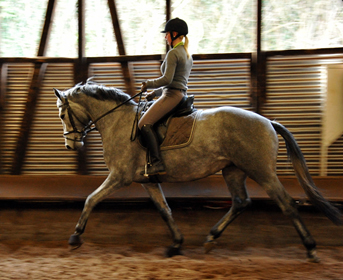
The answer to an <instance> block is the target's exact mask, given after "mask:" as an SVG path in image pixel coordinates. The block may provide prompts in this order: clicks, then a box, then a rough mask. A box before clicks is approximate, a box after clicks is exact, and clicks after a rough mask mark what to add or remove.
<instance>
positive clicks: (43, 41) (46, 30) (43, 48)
mask: <svg viewBox="0 0 343 280" xmlns="http://www.w3.org/2000/svg"><path fill="white" fill-rule="evenodd" d="M54 10H55V0H49V2H48V7H47V9H46V15H45V22H44V26H43V31H42V36H41V40H40V44H39V49H38V55H37V56H45V52H46V43H47V41H48V38H49V35H50V29H51V21H52V18H53V15H54Z"/></svg>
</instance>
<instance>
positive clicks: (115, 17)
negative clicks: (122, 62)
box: [108, 0, 126, 55]
mask: <svg viewBox="0 0 343 280" xmlns="http://www.w3.org/2000/svg"><path fill="white" fill-rule="evenodd" d="M108 7H109V8H110V13H111V17H112V25H113V30H114V35H115V37H116V41H117V46H118V51H119V54H120V55H126V51H125V46H124V41H123V37H122V34H121V30H120V24H119V20H118V14H117V7H116V4H115V2H114V0H108Z"/></svg>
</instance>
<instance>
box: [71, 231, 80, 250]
mask: <svg viewBox="0 0 343 280" xmlns="http://www.w3.org/2000/svg"><path fill="white" fill-rule="evenodd" d="M68 243H69V245H70V247H71V249H72V250H75V249H77V248H79V247H81V245H82V244H83V241H82V238H81V237H80V235H79V234H72V235H71V236H70V238H69V241H68Z"/></svg>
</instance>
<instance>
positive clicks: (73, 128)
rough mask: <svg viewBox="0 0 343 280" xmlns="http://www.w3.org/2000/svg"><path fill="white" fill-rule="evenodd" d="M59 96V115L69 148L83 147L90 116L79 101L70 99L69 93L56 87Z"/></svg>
mask: <svg viewBox="0 0 343 280" xmlns="http://www.w3.org/2000/svg"><path fill="white" fill-rule="evenodd" d="M54 92H55V95H56V97H57V107H58V109H59V117H60V119H61V121H62V125H63V132H64V133H63V136H64V138H65V146H66V148H67V149H71V150H76V149H79V148H81V147H82V146H83V145H84V143H83V138H84V137H85V135H86V132H85V127H86V126H87V125H86V124H87V123H89V121H90V120H89V117H88V116H87V114H86V112H85V111H84V109H83V108H82V107H81V106H80V105H79V104H77V103H75V102H73V101H71V100H69V99H68V97H67V95H66V94H65V93H64V92H62V91H59V90H58V89H55V88H54Z"/></svg>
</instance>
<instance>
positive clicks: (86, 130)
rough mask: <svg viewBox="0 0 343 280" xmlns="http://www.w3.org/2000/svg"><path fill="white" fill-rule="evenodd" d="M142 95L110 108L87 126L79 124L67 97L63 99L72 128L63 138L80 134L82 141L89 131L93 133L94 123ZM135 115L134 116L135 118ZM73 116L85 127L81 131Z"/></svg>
mask: <svg viewBox="0 0 343 280" xmlns="http://www.w3.org/2000/svg"><path fill="white" fill-rule="evenodd" d="M142 93H143V92H142V91H141V92H139V93H137V94H136V95H134V96H132V97H131V98H129V99H128V100H126V101H124V102H123V103H121V104H119V105H118V106H116V107H114V108H112V109H111V110H109V111H108V112H106V113H104V114H102V115H101V116H99V117H98V118H96V119H95V120H94V121H91V122H90V123H89V124H87V125H86V124H84V123H83V122H81V121H80V120H79V118H78V117H77V116H76V115H75V114H74V112H73V110H72V109H71V107H70V105H69V102H68V99H67V97H65V100H66V102H65V103H66V104H64V105H67V112H68V117H69V120H70V124H71V125H72V127H73V130H72V131H68V132H66V133H64V137H65V138H67V137H66V135H68V134H71V133H78V134H81V135H82V137H81V139H83V138H84V137H86V135H87V133H89V132H91V131H93V130H95V129H96V127H95V126H94V127H93V128H91V126H92V125H93V124H94V125H95V123H96V122H97V121H99V120H100V119H102V118H103V117H105V116H107V115H108V114H110V113H112V112H113V111H115V110H117V109H118V108H120V107H121V106H123V105H124V104H126V103H128V102H129V101H131V100H132V99H134V98H136V97H137V96H139V95H140V98H139V100H141V97H142ZM138 107H139V106H138ZM137 112H138V109H137ZM137 114H138V113H137ZM137 114H136V117H137ZM73 116H74V117H75V118H76V119H77V120H78V121H79V122H80V123H81V124H83V125H84V126H85V127H84V128H83V129H82V130H81V131H80V130H78V129H77V128H76V125H75V122H74V118H73ZM135 122H136V119H135ZM137 126H138V123H137ZM67 139H68V138H67ZM81 139H80V140H77V139H70V140H73V141H81Z"/></svg>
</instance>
